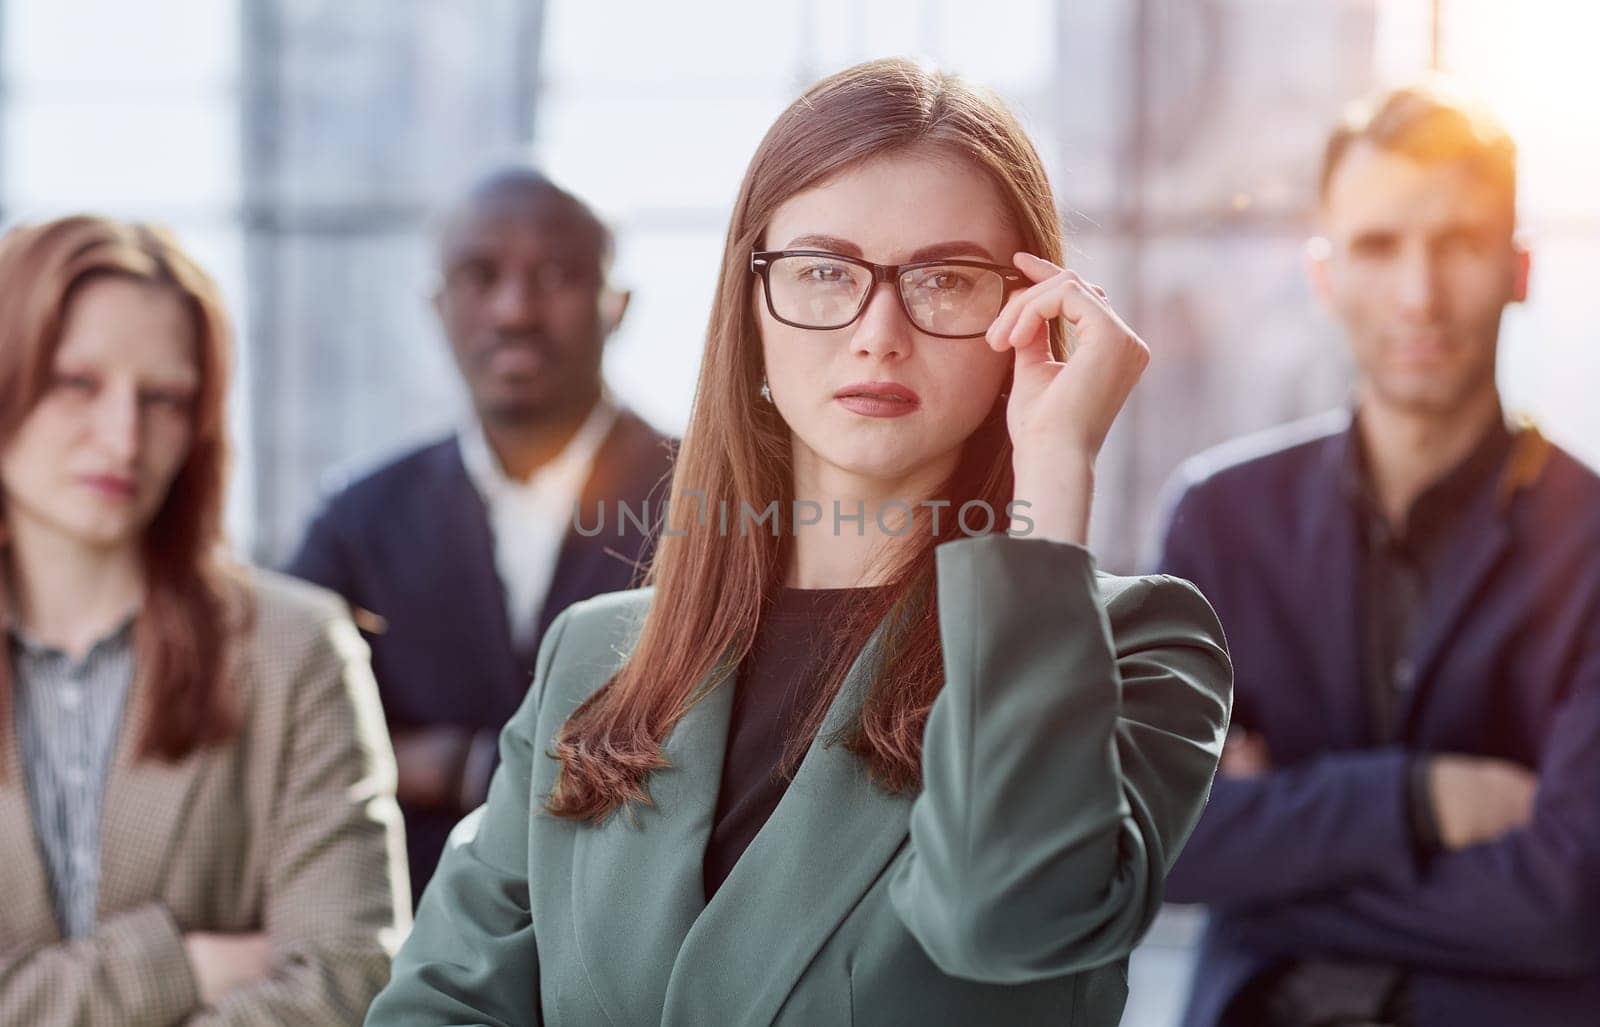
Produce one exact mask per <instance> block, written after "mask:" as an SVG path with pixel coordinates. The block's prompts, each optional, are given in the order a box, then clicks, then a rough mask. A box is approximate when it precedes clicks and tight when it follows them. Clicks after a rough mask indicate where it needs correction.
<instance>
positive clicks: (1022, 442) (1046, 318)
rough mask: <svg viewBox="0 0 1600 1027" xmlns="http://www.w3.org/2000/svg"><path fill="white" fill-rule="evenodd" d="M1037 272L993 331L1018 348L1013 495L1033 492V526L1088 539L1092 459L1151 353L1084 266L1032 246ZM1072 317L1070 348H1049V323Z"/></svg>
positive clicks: (1025, 263) (995, 338) (999, 344)
mask: <svg viewBox="0 0 1600 1027" xmlns="http://www.w3.org/2000/svg"><path fill="white" fill-rule="evenodd" d="M1012 260H1013V263H1015V264H1016V266H1017V269H1018V270H1020V271H1021V272H1022V273H1023V274H1025V275H1027V276H1028V278H1029V279H1031V280H1032V281H1033V283H1034V284H1033V285H1032V286H1030V287H1029V288H1027V289H1024V290H1022V291H1020V292H1017V293H1015V294H1013V295H1012V297H1011V299H1010V300H1009V301H1007V303H1006V305H1005V307H1004V308H1003V309H1002V310H1001V311H1000V316H999V317H997V318H995V322H994V324H992V325H991V326H990V327H989V331H988V332H987V333H986V335H985V339H986V341H987V342H988V344H989V346H990V347H992V348H993V349H995V350H1001V351H1003V350H1005V349H1006V348H1007V347H1009V348H1011V349H1012V350H1014V351H1015V354H1016V363H1015V367H1014V370H1013V381H1012V386H1011V397H1010V400H1009V402H1008V404H1007V407H1006V425H1007V428H1008V429H1009V431H1010V433H1011V442H1012V446H1013V448H1014V450H1015V453H1014V456H1013V467H1014V470H1015V472H1016V490H1015V499H1016V500H1018V501H1019V502H1026V503H1027V504H1028V506H1027V507H1026V508H1025V513H1026V514H1027V516H1028V518H1029V519H1030V520H1032V521H1033V524H1034V530H1033V534H1035V535H1037V536H1040V537H1044V538H1051V539H1056V540H1058V541H1067V542H1076V543H1078V544H1080V545H1081V544H1083V543H1084V542H1085V541H1086V540H1087V537H1088V531H1089V507H1090V501H1091V498H1092V494H1093V490H1094V463H1095V459H1096V458H1097V457H1098V456H1099V453H1100V447H1101V445H1102V444H1103V443H1104V442H1105V438H1106V433H1107V432H1109V431H1110V430H1111V425H1112V422H1113V421H1115V420H1116V416H1117V414H1118V412H1120V411H1121V410H1122V406H1123V404H1124V403H1125V402H1127V399H1128V394H1129V393H1130V392H1132V390H1133V387H1134V385H1135V384H1136V383H1137V382H1138V381H1139V377H1140V375H1142V374H1143V373H1144V369H1145V367H1146V365H1148V364H1149V362H1150V348H1149V347H1148V346H1146V345H1145V343H1144V340H1142V339H1140V338H1139V336H1138V335H1137V334H1135V333H1134V331H1133V329H1131V328H1129V327H1128V326H1127V324H1126V323H1124V322H1123V320H1122V318H1120V317H1118V316H1117V313H1116V311H1114V310H1112V309H1111V306H1110V304H1109V303H1107V301H1106V293H1105V290H1103V289H1101V288H1100V287H1099V286H1096V285H1092V284H1090V283H1088V282H1086V281H1084V280H1083V278H1081V277H1080V276H1079V275H1078V274H1077V272H1075V271H1068V270H1065V269H1063V268H1060V267H1057V266H1056V265H1054V264H1052V263H1050V262H1049V261H1048V260H1044V259H1042V258H1040V257H1036V256H1033V255H1032V254H1029V253H1018V254H1016V255H1015V256H1014V257H1013V258H1012ZM1056 318H1062V319H1064V320H1065V321H1066V322H1067V323H1068V324H1070V325H1072V327H1073V330H1074V332H1075V334H1076V335H1077V338H1078V345H1077V347H1076V349H1075V351H1074V352H1073V354H1072V356H1071V358H1070V359H1069V360H1066V361H1060V360H1056V359H1055V358H1054V357H1053V356H1052V355H1051V353H1050V346H1049V338H1050V336H1049V326H1050V324H1051V322H1052V321H1054V320H1055V319H1056Z"/></svg>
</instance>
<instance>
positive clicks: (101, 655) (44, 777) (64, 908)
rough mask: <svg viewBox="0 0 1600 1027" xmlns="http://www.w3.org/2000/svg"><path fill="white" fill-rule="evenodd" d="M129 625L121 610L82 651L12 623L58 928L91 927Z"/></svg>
mask: <svg viewBox="0 0 1600 1027" xmlns="http://www.w3.org/2000/svg"><path fill="white" fill-rule="evenodd" d="M133 625H134V618H132V617H129V619H128V620H127V621H126V622H124V623H123V625H122V626H121V627H119V628H117V629H116V630H115V631H113V632H112V633H111V634H110V635H108V636H106V637H105V638H103V639H101V640H100V641H98V642H96V643H95V644H94V646H93V647H92V648H90V650H89V652H88V653H87V654H86V655H85V656H84V657H83V659H81V660H74V659H73V658H72V657H71V656H69V655H67V654H66V653H64V652H62V651H61V650H59V649H55V648H52V647H50V646H47V645H43V644H41V643H39V642H36V641H34V640H32V639H30V638H28V637H26V636H25V635H23V634H21V633H20V632H19V631H18V629H17V628H16V627H15V626H14V625H13V626H12V628H11V666H12V680H13V681H14V683H15V689H16V697H17V726H18V733H19V737H20V740H21V744H22V758H23V766H24V768H25V773H26V777H27V784H28V805H29V808H30V810H31V811H32V813H33V824H34V831H35V833H36V835H37V837H38V841H39V846H40V848H41V849H42V850H43V855H44V862H45V866H46V868H47V869H48V870H49V874H50V891H51V899H52V900H53V902H54V903H55V909H56V918H57V920H59V921H60V925H61V934H62V936H63V937H65V938H81V937H83V936H85V935H87V934H89V933H91V932H92V931H93V930H94V927H95V919H96V918H95V904H96V901H97V900H98V898H99V893H100V810H101V802H102V800H103V798H104V796H105V787H106V777H107V774H108V772H109V771H110V769H111V760H112V756H113V750H114V749H115V747H116V739H117V727H118V725H119V724H120V723H121V722H122V710H123V706H124V705H125V704H126V700H127V697H128V687H129V685H130V683H131V682H132V680H133Z"/></svg>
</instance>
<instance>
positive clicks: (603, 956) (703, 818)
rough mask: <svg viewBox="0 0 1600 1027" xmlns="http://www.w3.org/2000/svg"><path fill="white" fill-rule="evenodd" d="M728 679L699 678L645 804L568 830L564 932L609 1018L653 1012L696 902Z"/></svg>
mask: <svg viewBox="0 0 1600 1027" xmlns="http://www.w3.org/2000/svg"><path fill="white" fill-rule="evenodd" d="M724 663H725V661H724ZM731 678H732V673H731V669H730V668H726V667H725V666H723V665H719V669H718V670H715V671H713V672H712V673H711V674H710V675H708V677H707V681H706V682H702V687H709V688H710V691H709V693H707V694H706V695H705V697H704V698H703V699H701V700H700V701H699V702H697V703H696V704H694V705H693V706H692V707H690V709H689V712H688V713H686V714H685V715H684V717H683V719H682V720H680V721H679V722H678V725H677V727H675V728H674V729H673V731H672V734H671V735H669V736H668V738H667V741H666V745H665V755H666V758H667V761H668V764H669V766H668V767H667V768H666V769H663V770H658V771H656V772H655V773H654V774H653V775H651V778H650V795H651V799H652V801H653V805H652V806H650V807H647V808H644V809H636V810H634V811H632V815H631V816H630V815H629V813H628V812H622V813H616V814H613V815H612V816H611V817H610V818H609V819H608V820H606V821H605V823H603V824H601V825H599V826H597V827H580V828H579V829H578V830H577V839H576V841H575V842H574V847H573V854H572V862H573V868H572V874H573V920H574V923H573V929H574V931H575V933H576V935H577V939H578V955H579V958H580V960H581V961H582V964H583V966H584V969H585V970H586V971H587V973H588V976H589V981H590V983H591V984H592V985H593V988H594V990H595V994H596V997H597V999H598V1001H599V1002H600V1005H601V1008H603V1009H604V1010H605V1013H606V1016H607V1018H608V1019H609V1020H610V1021H611V1022H612V1023H617V1024H622V1023H650V1022H654V1021H655V1020H656V1019H657V1018H658V1016H659V1013H660V1004H661V996H662V994H663V993H664V992H666V990H667V985H668V979H669V976H670V974H671V972H672V962H673V958H674V957H675V956H676V955H677V953H678V949H679V946H680V945H681V944H682V942H683V938H684V936H685V935H686V934H687V933H688V932H689V929H690V927H691V926H692V925H693V924H694V920H695V917H697V916H699V915H700V912H701V910H702V909H704V908H705V885H704V878H703V875H702V867H703V864H704V859H705V851H706V842H707V840H708V839H709V838H710V836H711V826H712V818H713V817H714V816H715V815H716V805H717V791H718V789H719V788H720V786H721V783H722V758H723V753H724V750H725V749H726V748H727V739H728V723H729V720H730V718H731V715H732V712H733V687H732V681H731Z"/></svg>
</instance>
